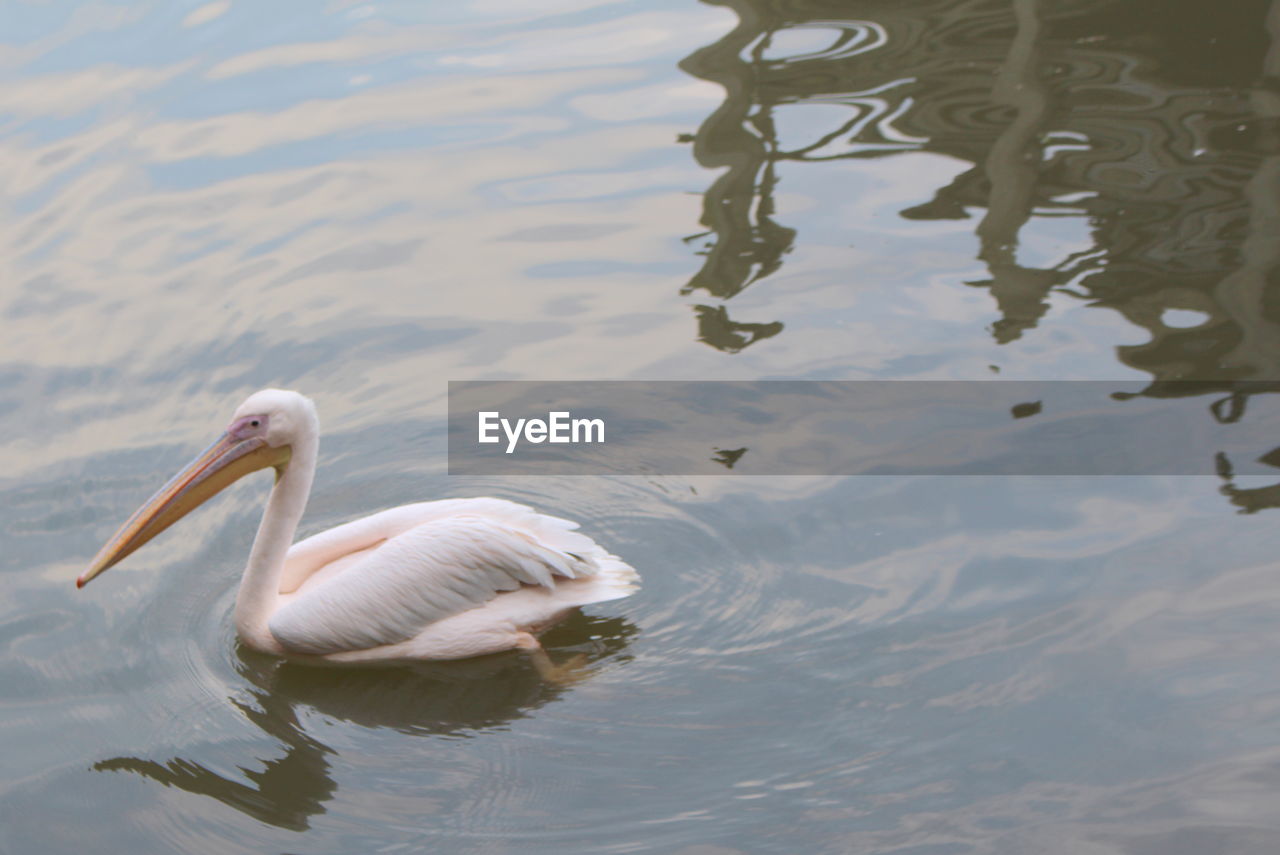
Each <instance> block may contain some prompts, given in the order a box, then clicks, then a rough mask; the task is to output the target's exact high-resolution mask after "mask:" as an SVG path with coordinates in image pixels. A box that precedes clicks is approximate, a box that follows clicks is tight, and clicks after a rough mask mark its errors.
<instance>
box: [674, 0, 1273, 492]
mask: <svg viewBox="0 0 1280 855" xmlns="http://www.w3.org/2000/svg"><path fill="white" fill-rule="evenodd" d="M707 2H714V3H715V4H716V5H724V6H728V7H729V8H731V9H733V10H734V12H735V13H737V15H738V17H739V19H740V24H739V26H738V27H737V28H736V29H735V30H733V32H731V33H729V34H728V35H726V36H725V37H724V38H723V39H721V40H720V41H719V42H717V43H715V44H713V45H711V46H709V47H707V48H704V49H702V50H700V51H697V52H696V53H694V54H692V55H690V56H689V57H688V58H687V59H685V60H684V62H683V63H682V68H683V69H684V70H685V71H687V72H688V73H690V74H693V75H695V76H697V77H700V78H703V79H706V80H712V81H715V82H717V83H719V84H721V85H722V86H724V88H725V91H726V97H725V100H724V102H723V103H722V104H721V106H720V108H719V109H718V110H716V111H715V112H714V113H712V114H711V115H710V116H709V117H708V118H707V119H706V121H705V122H704V123H703V124H702V126H701V128H700V129H699V130H698V133H697V135H696V138H695V140H694V143H695V144H694V155H695V157H696V158H697V160H698V162H699V163H700V164H702V165H703V166H706V167H709V168H724V169H725V172H724V173H723V174H722V175H721V176H720V177H719V178H717V179H716V181H715V182H714V183H713V184H712V186H711V187H710V188H709V189H708V190H707V191H706V194H705V197H704V206H703V217H702V222H703V224H704V225H706V226H707V227H708V229H709V232H707V233H706V234H705V235H696V236H693V237H691V238H689V239H688V240H689V241H691V242H702V241H704V240H705V245H704V246H703V249H702V251H701V254H702V255H704V256H705V260H704V262H703V265H702V269H701V270H700V271H699V272H698V273H697V274H695V275H694V276H693V277H692V279H691V280H690V281H689V283H688V284H687V285H686V287H685V292H686V293H694V292H700V293H705V294H707V295H708V296H710V297H712V298H715V299H716V300H717V301H719V304H718V305H715V306H711V305H698V306H695V312H696V314H697V317H698V327H699V333H698V337H699V339H700V340H702V341H704V342H706V343H707V344H710V345H712V346H713V347H716V348H718V349H720V350H723V351H725V352H737V351H740V350H742V349H743V348H745V347H748V346H749V345H751V344H754V343H756V342H758V341H760V340H762V339H766V338H770V337H772V336H775V335H777V334H778V333H779V332H781V330H782V324H781V323H780V322H776V321H775V322H769V323H744V322H741V321H738V320H735V319H733V318H731V317H730V315H729V310H728V308H727V306H726V305H724V304H725V303H726V302H727V301H729V300H731V299H732V298H733V297H735V296H736V295H738V294H739V293H741V292H742V291H743V290H744V289H746V288H747V287H748V286H751V285H753V284H755V283H758V282H760V281H761V280H764V279H766V278H767V277H769V276H770V275H772V274H774V273H776V272H777V271H778V270H779V269H780V268H781V267H782V265H783V263H784V257H785V256H786V255H787V254H788V253H789V252H791V251H792V249H793V248H794V247H795V245H796V243H797V240H798V237H797V230H796V229H795V228H791V227H787V226H784V225H781V224H780V223H779V222H778V221H777V220H776V219H775V212H776V210H777V203H776V200H775V195H776V193H777V192H778V190H779V187H780V184H782V183H784V181H785V176H782V175H780V174H779V169H780V168H781V167H782V166H783V165H786V164H803V166H801V167H800V168H807V169H820V168H821V169H828V170H830V166H829V163H830V162H831V161H838V160H841V159H867V158H893V157H899V156H902V155H904V154H911V153H916V152H930V153H934V154H941V155H946V156H947V157H949V158H953V159H957V160H960V161H964V162H968V163H970V164H971V166H970V167H969V168H967V169H965V170H963V171H962V172H960V173H959V174H958V175H957V176H956V177H955V178H954V179H952V180H951V181H950V182H949V183H948V184H946V185H945V186H940V187H938V188H936V190H935V191H934V192H933V195H932V198H930V199H928V200H922V201H921V202H920V203H919V204H917V205H914V206H910V207H907V208H904V209H902V210H901V211H900V212H899V215H900V216H901V217H902V218H904V219H906V220H912V221H927V220H963V219H973V220H976V222H975V225H974V238H973V246H974V255H975V257H976V258H977V259H978V260H980V261H981V262H982V263H983V265H984V266H985V267H986V269H987V271H988V276H987V277H985V278H981V279H975V280H972V281H969V282H968V283H966V284H968V285H969V286H972V287H975V288H981V289H983V290H985V291H987V292H988V293H989V294H990V296H991V299H992V301H993V302H994V305H995V307H996V308H997V310H998V313H999V317H998V318H997V319H996V320H995V321H994V322H993V323H992V324H991V325H990V328H989V331H990V335H991V336H992V338H993V339H994V341H995V342H997V343H998V344H1001V345H1007V344H1010V343H1012V342H1015V341H1018V340H1020V339H1022V338H1024V337H1025V336H1027V335H1028V334H1030V333H1031V332H1032V331H1035V330H1036V329H1037V328H1038V327H1040V326H1041V325H1042V324H1044V323H1045V322H1046V319H1047V317H1048V313H1049V311H1050V298H1051V296H1052V295H1054V294H1059V295H1065V296H1069V297H1071V298H1074V299H1075V300H1078V301H1082V302H1084V303H1086V304H1087V305H1089V306H1091V307H1095V308H1099V309H1110V310H1113V311H1115V312H1118V313H1120V314H1121V315H1122V316H1123V317H1124V318H1125V319H1126V320H1127V321H1129V322H1130V323H1132V324H1134V325H1135V326H1137V327H1139V328H1141V329H1143V330H1144V331H1145V332H1146V333H1147V334H1148V336H1149V340H1148V341H1146V342H1144V343H1142V344H1134V345H1122V346H1119V347H1118V348H1117V349H1116V357H1117V358H1118V359H1119V360H1120V361H1121V362H1122V363H1123V364H1125V365H1126V366H1129V367H1131V368H1134V369H1137V370H1139V371H1141V372H1144V373H1146V374H1149V375H1150V376H1151V378H1152V380H1151V383H1150V384H1149V386H1148V387H1147V389H1146V390H1144V392H1143V393H1142V394H1144V395H1150V396H1154V397H1167V396H1174V397H1176V396H1181V395H1187V394H1219V395H1220V394H1221V393H1224V392H1225V393H1226V394H1227V396H1228V397H1227V399H1220V400H1216V401H1215V402H1214V403H1213V404H1212V416H1213V418H1215V419H1216V420H1218V421H1224V413H1229V414H1230V419H1228V420H1238V419H1239V418H1241V417H1242V415H1243V414H1244V413H1245V411H1246V407H1245V403H1246V401H1247V399H1248V398H1249V396H1250V395H1253V394H1258V392H1257V391H1256V387H1254V389H1253V390H1249V389H1247V388H1245V386H1244V384H1243V383H1242V382H1241V381H1246V380H1270V379H1274V378H1276V377H1277V376H1280V291H1277V290H1276V285H1277V278H1278V276H1280V82H1278V81H1280V3H1268V2H1264V0H1246V2H1240V3H1232V4H1225V5H1223V6H1220V7H1217V6H1215V7H1214V8H1213V10H1212V13H1208V11H1207V10H1208V7H1207V6H1206V5H1205V4H1204V3H1198V2H1177V3H1167V2H1145V0H1138V2H1134V0H1105V1H1104V2H1092V3H1083V4H1066V5H1064V4H1055V3H1048V2H1044V0H1011V2H1009V3H994V4H993V3H989V2H979V1H978V0H959V2H956V0H948V2H929V0H921V2H914V3H896V2H895V3H888V2H879V3H877V2H872V3H863V4H858V6H857V7H856V9H854V8H851V7H850V6H849V5H848V4H846V3H840V2H820V1H819V2H804V3H800V2H787V0H773V2H769V0H707ZM804 34H818V35H817V37H816V39H817V40H812V39H811V40H810V41H809V42H806V43H805V44H806V45H807V47H805V48H803V49H801V50H798V51H796V52H792V53H788V52H787V50H784V49H782V48H780V47H778V46H777V43H778V42H779V41H780V40H781V39H782V38H783V37H787V36H789V37H793V38H794V37H798V36H803V35H804ZM806 105H807V106H825V107H827V108H836V109H828V115H831V116H832V117H833V118H831V119H830V120H829V123H828V124H827V125H826V126H819V127H813V126H812V125H813V120H812V117H811V116H809V117H808V118H807V120H806V121H807V122H808V123H809V124H805V123H802V122H800V121H799V120H798V119H795V118H792V117H791V116H790V113H791V112H792V111H793V108H794V107H796V106H806ZM787 131H789V132H790V133H787ZM783 136H790V137H793V138H794V137H797V136H799V137H800V138H802V139H803V140H804V142H802V143H800V144H790V145H787V146H783V145H782V144H781V143H780V142H779V140H780V137H783ZM822 164H827V165H822ZM831 174H832V175H833V176H834V177H833V180H837V181H838V180H839V175H838V173H835V172H834V171H833V172H831ZM1063 217H1068V218H1083V219H1085V220H1087V222H1088V235H1089V239H1090V241H1091V244H1092V245H1091V246H1088V247H1086V248H1083V249H1082V248H1079V247H1074V248H1071V249H1069V250H1066V249H1064V250H1062V251H1060V252H1059V253H1058V255H1057V257H1056V258H1050V259H1048V260H1047V261H1046V260H1044V259H1043V258H1041V259H1040V260H1038V261H1036V262H1032V261H1029V260H1026V259H1025V256H1027V255H1028V254H1027V253H1026V252H1025V250H1024V249H1023V247H1022V246H1021V244H1022V242H1023V240H1022V236H1023V232H1024V231H1025V230H1026V229H1027V227H1028V225H1029V224H1030V223H1031V222H1032V221H1033V220H1035V219H1037V218H1041V219H1052V218H1063ZM851 274H852V275H855V276H856V271H851ZM956 284H959V283H956ZM1179 312H1182V313H1191V317H1192V320H1191V322H1190V323H1189V324H1188V323H1183V322H1179V321H1178V320H1176V315H1177V314H1178V313H1179ZM1170 313H1173V314H1170ZM1183 380H1198V381H1205V383H1206V385H1205V386H1201V387H1198V388H1197V389H1196V391H1194V392H1193V391H1192V389H1191V387H1186V386H1181V385H1179V384H1178V382H1177V381H1183ZM1224 491H1225V492H1226V493H1227V495H1228V496H1229V497H1231V500H1232V501H1233V502H1235V503H1237V504H1241V505H1242V507H1245V508H1246V509H1248V510H1259V509H1260V508H1261V507H1273V506H1274V504H1273V503H1272V500H1271V499H1269V498H1266V496H1269V495H1270V492H1268V491H1264V492H1262V493H1259V492H1257V491H1245V492H1243V493H1242V492H1241V491H1238V490H1235V488H1234V487H1232V486H1231V485H1230V484H1228V485H1227V486H1226V487H1225V488H1224Z"/></svg>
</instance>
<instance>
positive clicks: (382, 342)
mask: <svg viewBox="0 0 1280 855" xmlns="http://www.w3.org/2000/svg"><path fill="white" fill-rule="evenodd" d="M0 19H2V20H3V26H0V65H2V66H3V68H4V70H5V83H4V85H3V87H0V164H2V166H3V168H2V170H0V171H2V172H3V174H4V175H5V176H6V181H5V182H4V188H5V189H4V193H3V199H4V205H3V207H0V212H2V216H3V226H4V228H3V233H4V238H3V240H4V244H5V249H4V253H3V262H2V264H3V270H4V280H3V282H4V284H3V287H2V288H0V317H2V319H3V333H4V334H3V336H2V337H0V424H2V425H3V428H4V431H3V442H2V444H0V508H2V509H3V513H2V514H0V526H2V534H0V537H2V543H3V549H2V550H0V585H3V596H2V597H0V686H2V687H3V688H2V689H0V746H2V747H3V761H0V852H4V853H72V852H84V851H101V852H125V851H134V852H140V853H171V852H200V853H262V852H272V853H303V852H305V853H357V852H358V853H395V852H421V851H430V852H442V853H486V855H487V854H488V853H494V855H498V853H522V854H523V853H564V852H574V853H576V852H583V853H587V852H589V853H662V855H739V853H751V854H752V855H754V853H778V854H779V855H791V854H792V853H806V855H808V853H850V852H857V853H897V854H898V855H908V853H909V855H952V853H1010V855H1014V853H1028V852H1036V853H1062V855H1079V853H1089V855H1112V853H1133V855H1157V853H1158V855H1206V853H1233V855H1234V853H1249V854H1250V855H1252V853H1270V852H1273V851H1275V847H1276V840H1277V839H1278V837H1277V835H1280V797H1278V796H1277V792H1278V789H1280V747H1278V746H1277V738H1276V732H1277V726H1278V725H1280V669H1277V667H1276V658H1277V657H1276V651H1277V645H1278V644H1280V620H1278V619H1277V618H1278V616H1280V572H1278V567H1277V563H1278V562H1277V550H1276V544H1277V536H1276V534H1275V532H1274V521H1275V519H1276V513H1277V508H1280V473H1277V474H1276V476H1274V477H1269V476H1268V475H1266V474H1265V471H1266V467H1267V466H1268V465H1269V461H1273V458H1272V457H1268V453H1269V452H1270V451H1271V449H1270V448H1269V447H1267V446H1266V445H1263V446H1261V447H1258V448H1257V449H1256V454H1252V455H1251V456H1249V459H1248V460H1245V459H1243V458H1241V457H1240V456H1239V455H1235V454H1234V452H1233V454H1232V455H1228V454H1226V453H1220V451H1221V449H1218V448H1215V447H1212V446H1208V445H1206V446H1205V447H1203V448H1202V449H1197V451H1196V452H1195V456H1196V458H1197V460H1203V461H1204V462H1205V468H1204V470H1203V471H1208V472H1214V471H1216V472H1217V473H1218V474H1217V475H1207V476H1201V477H1175V475H1174V473H1153V474H1151V475H1150V476H1144V477H1137V476H1127V477H1107V476H1092V477H1086V476H1083V475H1078V476H1072V475H1064V476H1060V477H994V476H991V477H977V476H974V477H959V476H944V475H941V474H937V475H930V474H921V475H915V476H911V477H870V476H868V477H847V478H837V477H820V476H800V475H795V476H791V475H776V476H771V477H750V465H749V464H750V461H751V455H750V453H749V452H747V454H746V456H745V457H743V458H742V459H741V462H740V464H739V465H738V466H736V467H735V468H734V469H733V470H732V472H731V471H729V470H728V469H726V470H725V474H724V475H723V476H721V477H705V476H697V477H694V476H688V477H682V476H680V475H673V474H663V475H661V476H660V477H659V476H645V475H635V474H631V475H628V474H618V475H604V476H597V477H573V476H563V477H560V476H557V477H537V478H527V477H526V478H520V477H502V476H500V475H493V476H483V477H481V476H465V477H464V476H457V475H455V476H449V475H448V474H447V468H446V451H447V448H446V433H447V431H446V427H447V426H446V419H445V415H446V391H447V385H446V384H447V382H448V381H450V380H494V379H504V380H507V379H509V380H587V379H590V380H614V379H626V380H638V379H643V380H721V379H732V380H757V379H821V380H871V379H874V380H934V381H941V380H966V381H977V380H1007V379H1020V380H1034V381H1053V380H1090V381H1096V382H1095V383H1093V384H1092V386H1093V387H1096V388H1097V389H1099V390H1100V392H1099V394H1100V395H1101V394H1104V393H1105V392H1106V391H1107V389H1108V388H1109V384H1112V385H1114V388H1115V389H1116V390H1125V391H1126V393H1128V394H1135V393H1136V394H1137V395H1138V396H1139V397H1140V398H1147V399H1157V398H1159V399H1179V398H1181V399H1182V400H1181V404H1182V405H1183V406H1185V408H1186V409H1185V411H1184V412H1185V413H1187V414H1188V415H1187V417H1188V418H1192V419H1200V420H1203V421H1204V422H1205V423H1213V424H1215V425H1231V424H1241V425H1249V424H1254V425H1256V424H1257V419H1258V418H1260V417H1261V416H1260V413H1262V412H1263V411H1264V410H1265V408H1266V407H1267V406H1269V405H1270V404H1269V399H1270V398H1271V397H1272V396H1271V395H1270V394H1268V393H1267V392H1266V390H1265V388H1261V389H1260V387H1257V386H1251V385H1248V381H1273V380H1276V379H1280V371H1278V370H1277V369H1278V368H1280V290H1277V288H1280V284H1278V283H1280V204H1277V199H1278V198H1280V90H1278V89H1277V86H1278V85H1280V84H1278V83H1277V81H1280V2H1277V3H1267V2H1262V0H1241V2H1236V3H1229V4H1224V3H1210V2H1190V0H1183V1H1182V2H1169V0H1159V2H1156V0H1091V2H1084V0H1080V2H1061V3H1049V2H1045V0H1004V2H977V0H911V2H908V0H867V2H856V3H855V2H849V1H848V0H845V2H834V0H826V1H825V2H824V0H814V1H813V2H803V3H801V2H794V0H792V1H791V2H785V0H776V2H768V0H722V2H717V3H710V4H708V3H696V2H692V0H688V2H676V0H649V2H639V0H630V2H627V0H618V2H610V0H548V2H544V3H538V4H530V3H520V2H513V0H470V2H463V3H431V4H427V3H410V2H399V3H397V2H385V3H383V2H378V3H366V2H359V1H358V0H351V2H342V0H332V2H328V3H320V4H316V3H300V2H289V3H286V2H279V3H257V4H254V3H246V2H236V3H232V2H226V0H218V2H212V3H208V4H205V5H199V4H189V3H173V4H165V3H157V2H150V3H132V4H114V5H113V4H107V3H84V4H75V5H65V4H37V3H25V2H16V3H11V4H8V5H7V6H6V7H5V8H4V9H3V10H2V11H0ZM1185 380H1196V381H1199V383H1198V384H1197V385H1196V386H1194V387H1185V386H1180V385H1179V382H1180V381H1185ZM264 386H283V387H289V388H296V389H298V390H300V391H303V392H305V393H307V394H309V395H311V396H312V397H313V398H314V399H315V400H316V402H317V404H318V406H319V408H320V414H321V419H322V423H323V425H324V438H323V442H322V447H321V462H320V469H319V472H318V475H317V480H316V485H315V491H314V494H313V498H312V501H311V504H310V506H309V509H308V513H307V516H306V517H305V519H304V521H303V533H304V534H309V533H313V532H315V531H319V530H322V529H324V528H327V527H329V526H332V525H334V524H337V523H340V522H343V521H346V520H349V519H352V518H355V517H358V516H361V515H363V514H366V513H368V512H370V511H372V510H375V509H379V508H382V507H387V506H391V505H395V504H400V503H404V502H410V501H418V500H423V499H428V498H435V497H446V496H474V495H496V496H502V497H506V498H511V499H516V500H520V501H526V502H529V503H531V504H535V505H537V506H538V507H539V508H541V509H544V510H547V511H549V512H552V513H556V514H559V515H564V516H569V517H572V518H575V519H578V520H580V521H581V522H582V524H583V528H584V530H585V531H586V532H587V533H589V534H590V535H592V536H593V537H595V538H596V539H597V540H599V541H601V542H602V543H604V544H606V545H607V546H608V547H609V548H610V549H612V550H613V551H616V552H618V553H619V554H620V555H622V556H624V557H625V558H626V559H627V560H628V561H630V562H631V563H632V564H634V565H635V566H636V567H637V568H638V569H639V570H640V572H641V573H642V575H643V579H644V587H643V589H642V590H641V591H640V592H638V593H637V594H635V595H634V596H632V597H631V598H629V599H625V600H620V601H615V602H610V603H605V604H600V605H597V606H592V607H589V608H588V609H586V610H585V613H584V614H583V615H580V616H576V617H574V618H573V619H571V620H570V621H568V622H566V623H565V624H563V625H561V626H559V627H557V628H556V629H554V630H552V631H551V632H550V633H549V634H548V635H547V636H546V638H545V643H546V645H547V647H548V649H549V650H550V652H551V655H552V656H553V658H555V659H557V660H567V659H569V658H571V657H573V656H574V655H576V654H585V655H586V657H587V658H588V660H589V662H590V665H589V669H590V673H589V676H588V677H587V678H586V679H584V680H583V681H581V682H579V683H576V684H573V685H569V686H554V685H549V684H547V683H544V682H543V681H541V680H540V679H539V678H538V677H537V675H536V673H535V672H534V670H533V669H532V667H531V666H530V664H529V663H528V662H527V660H525V659H524V658H522V657H521V656H520V655H518V654H514V653H513V654H510V655H501V656H494V657H487V658H484V659H480V660H474V661H468V662H457V663H439V664H433V665H429V666H427V665H424V666H422V667H419V668H398V669H382V670H370V671H342V670H313V669H307V668H304V667H300V666H296V665H281V664H280V663H278V662H276V661H274V660H272V659H270V658H267V657H261V656H257V655H254V654H252V653H251V652H248V651H245V650H243V649H241V648H239V647H238V646H237V644H236V642H235V640H234V637H233V633H232V628H231V623H230V611H231V607H232V603H233V601H234V595H235V586H236V583H237V581H238V575H239V568H240V567H241V566H242V565H243V560H244V557H245V555H246V554H247V551H248V547H249V544H250V542H251V540H252V538H253V534H254V530H255V526H256V520H257V517H258V515H259V513H260V511H261V504H262V497H263V494H264V493H265V492H266V490H267V479H266V477H265V476H259V478H260V480H259V479H246V481H245V482H243V483H240V484H238V485H236V486H235V487H233V488H232V489H230V490H229V491H227V492H226V493H225V494H223V495H222V496H220V497H219V498H218V499H217V500H215V501H213V502H211V503H210V504H209V505H208V506H207V507H206V508H204V509H202V510H201V511H200V512H199V513H197V514H195V515H193V516H192V517H191V518H189V519H188V520H185V521H184V522H183V523H182V524H181V525H179V526H178V527H176V528H175V529H173V530H172V531H171V532H169V533H167V534H166V535H164V536H162V537H161V538H159V539H157V540H156V541H155V542H154V543H152V544H150V545H149V546H148V547H147V548H146V549H144V550H143V551H141V552H139V553H138V554H137V555H136V556H134V557H133V558H131V559H129V560H128V561H126V562H125V563H124V564H123V565H122V566H120V567H118V568H116V569H114V570H112V571H110V573H109V574H107V575H106V576H105V577H104V578H103V579H101V580H99V581H97V582H95V583H94V584H93V585H92V586H90V587H88V588H87V589H85V590H84V591H79V592H77V591H76V590H75V588H74V585H73V581H74V579H75V577H76V575H77V574H78V573H79V572H80V571H81V570H82V569H83V568H84V566H85V565H86V563H87V562H88V560H89V558H90V557H91V556H92V555H93V554H94V552H95V551H96V550H97V548H98V546H99V545H101V543H102V542H103V541H104V540H105V539H106V538H107V537H108V536H109V535H110V534H111V532H112V531H113V530H114V529H115V527H116V526H117V525H118V524H119V523H120V522H121V521H122V520H123V519H124V518H125V517H126V516H127V515H128V514H129V513H130V512H131V511H132V510H133V509H134V508H135V507H136V506H137V505H138V504H139V503H140V502H141V501H142V500H144V499H145V498H146V497H147V496H148V495H150V493H151V491H152V490H154V489H155V488H156V487H157V486H159V485H160V484H161V483H162V482H163V481H164V480H165V479H166V478H167V477H168V476H169V475H170V474H171V473H172V472H173V471H174V470H175V469H176V468H177V467H178V466H179V465H181V464H182V463H184V462H185V461H186V460H188V459H189V458H190V457H192V456H193V455H194V454H195V453H196V452H198V451H199V450H200V449H201V448H203V447H204V446H205V445H206V444H207V443H208V442H209V441H211V440H212V439H213V438H214V436H215V435H216V433H217V431H218V430H220V429H221V427H222V426H223V425H224V424H225V421H226V419H227V417H228V416H229V414H230V412H231V411H232V409H233V408H234V407H235V405H236V404H237V403H238V402H239V401H240V400H241V399H242V398H243V397H245V396H246V395H247V394H248V393H250V392H252V391H254V390H255V389H258V388H261V387H264ZM1053 403H1054V401H1053V399H1052V394H1051V393H1049V394H1047V396H1046V399H1045V400H1044V401H1043V406H1044V408H1045V410H1046V411H1051V410H1052V407H1053ZM1037 413H1038V409H1036V410H1035V411H1034V412H1033V411H1025V412H1023V413H1021V414H1017V413H1015V415H1022V416H1029V417H1032V418H1034V417H1035V416H1036V414H1037ZM830 439H832V440H836V441H838V440H839V437H830ZM1071 441H1072V440H1071V437H1070V436H1064V437H1063V439H1062V443H1063V444H1064V446H1069V444H1070V442H1071ZM1149 441H1150V442H1151V443H1153V444H1159V443H1161V441H1162V432H1161V431H1160V430H1158V429H1153V430H1152V431H1151V435H1150V437H1149ZM1276 441H1277V443H1280V437H1277V438H1276ZM1256 458H1261V459H1262V461H1263V462H1262V464H1257V463H1256V460H1255V459H1256ZM735 460H736V458H735ZM1246 463H1251V464H1253V466H1254V468H1253V470H1249V469H1248V467H1247V466H1246V465H1245V464H1246ZM1259 466H1262V469H1261V470H1259V469H1258V467H1259ZM1192 468H1193V469H1194V470H1195V471H1201V470H1199V469H1198V468H1196V467H1192ZM1188 471H1190V470H1188ZM1244 471H1250V472H1257V471H1262V472H1263V473H1264V474H1248V475H1242V474H1239V473H1240V472H1244Z"/></svg>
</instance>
